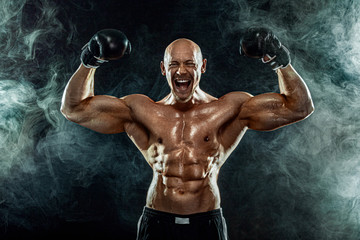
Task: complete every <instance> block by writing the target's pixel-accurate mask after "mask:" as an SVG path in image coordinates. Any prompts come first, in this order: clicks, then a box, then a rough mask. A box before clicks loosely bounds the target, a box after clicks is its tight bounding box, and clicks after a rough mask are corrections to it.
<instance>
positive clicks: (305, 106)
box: [276, 64, 314, 116]
mask: <svg viewBox="0 0 360 240" xmlns="http://www.w3.org/2000/svg"><path fill="white" fill-rule="evenodd" d="M276 72H277V75H278V79H279V87H280V93H281V94H282V95H283V96H285V104H286V107H287V108H289V109H290V110H292V111H294V112H300V113H303V114H305V115H306V116H307V115H309V114H311V113H312V112H313V110H314V106H313V102H312V99H311V95H310V91H309V89H308V87H307V86H306V83H305V82H304V80H303V79H302V78H301V76H300V75H299V74H298V73H297V72H296V71H295V69H294V68H293V67H292V66H291V64H289V65H288V66H287V67H286V68H282V69H278V70H277V71H276Z"/></svg>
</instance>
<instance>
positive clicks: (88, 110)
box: [70, 95, 131, 134]
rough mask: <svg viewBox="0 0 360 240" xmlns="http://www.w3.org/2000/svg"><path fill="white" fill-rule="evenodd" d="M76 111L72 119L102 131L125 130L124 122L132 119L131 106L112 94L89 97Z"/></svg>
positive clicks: (118, 131) (108, 132) (114, 131)
mask: <svg viewBox="0 0 360 240" xmlns="http://www.w3.org/2000/svg"><path fill="white" fill-rule="evenodd" d="M75 112H76V113H75V114H74V117H73V118H72V119H70V120H71V121H73V122H76V123H78V124H79V125H81V126H84V127H86V128H89V129H92V130H94V131H97V132H100V133H107V134H110V133H120V132H123V131H124V124H125V123H126V122H128V121H131V114H130V108H129V107H128V106H127V105H126V104H125V102H124V101H123V100H121V99H118V98H115V97H111V96H102V95H100V96H99V95H98V96H94V97H91V98H87V99H85V100H84V101H83V102H82V103H81V105H80V106H79V107H78V109H77V110H76V111H75Z"/></svg>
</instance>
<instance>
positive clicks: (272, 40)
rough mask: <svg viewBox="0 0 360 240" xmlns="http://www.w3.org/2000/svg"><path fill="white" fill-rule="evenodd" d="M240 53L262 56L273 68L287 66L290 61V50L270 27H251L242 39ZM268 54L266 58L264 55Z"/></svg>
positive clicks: (249, 55) (254, 56) (255, 56)
mask: <svg viewBox="0 0 360 240" xmlns="http://www.w3.org/2000/svg"><path fill="white" fill-rule="evenodd" d="M239 50H240V55H246V56H248V57H251V58H261V59H262V61H263V62H264V63H268V64H269V65H270V66H271V67H272V69H273V70H277V69H279V68H285V67H287V66H288V65H289V64H290V62H291V58H290V53H289V50H288V49H287V48H286V47H285V46H284V45H282V44H281V42H280V41H279V39H278V38H277V37H276V36H275V35H274V34H273V33H272V32H271V31H270V30H268V29H265V28H249V29H248V30H247V31H246V33H245V34H244V36H243V38H242V39H241V40H240V49H239ZM265 56H266V59H264V57H265Z"/></svg>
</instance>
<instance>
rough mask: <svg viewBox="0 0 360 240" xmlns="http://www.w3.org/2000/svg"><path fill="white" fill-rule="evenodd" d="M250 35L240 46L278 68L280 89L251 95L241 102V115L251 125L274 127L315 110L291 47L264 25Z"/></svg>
mask: <svg viewBox="0 0 360 240" xmlns="http://www.w3.org/2000/svg"><path fill="white" fill-rule="evenodd" d="M254 32H255V33H254ZM247 37H248V39H246V40H245V41H244V42H242V47H241V49H242V50H244V52H245V55H247V56H250V57H254V58H258V57H261V58H262V59H263V62H264V63H267V64H269V65H270V66H271V67H272V68H273V69H274V70H275V71H276V73H277V75H278V80H279V87H280V93H265V94H260V95H258V96H255V97H252V96H250V97H249V98H248V99H247V100H246V101H245V102H244V104H243V105H242V106H241V109H240V113H239V119H240V120H242V121H246V125H247V126H248V127H249V128H250V129H254V130H274V129H276V128H279V127H282V126H285V125H288V124H290V123H294V122H297V121H299V120H302V119H304V118H306V117H308V116H309V115H310V114H311V113H312V112H313V111H314V106H313V102H312V99H311V95H310V92H309V90H308V88H307V86H306V84H305V82H304V80H303V79H302V78H301V76H300V75H299V74H298V73H297V72H296V71H295V69H294V68H293V67H292V66H291V64H290V55H289V52H288V50H287V49H286V48H285V47H284V46H282V45H281V43H280V42H279V40H278V39H277V38H276V37H275V36H274V35H273V34H272V33H271V32H270V33H269V32H266V30H264V29H261V30H260V31H258V30H255V31H254V30H253V31H252V32H251V33H250V34H248V35H247Z"/></svg>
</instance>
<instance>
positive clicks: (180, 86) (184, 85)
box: [174, 78, 191, 92]
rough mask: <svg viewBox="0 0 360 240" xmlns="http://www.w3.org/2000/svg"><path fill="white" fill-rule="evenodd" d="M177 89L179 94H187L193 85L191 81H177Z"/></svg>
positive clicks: (180, 79)
mask: <svg viewBox="0 0 360 240" xmlns="http://www.w3.org/2000/svg"><path fill="white" fill-rule="evenodd" d="M174 82H175V87H176V90H177V91H179V92H186V91H187V90H188V88H189V87H190V85H191V79H182V78H179V79H175V81H174Z"/></svg>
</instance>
